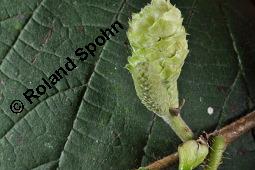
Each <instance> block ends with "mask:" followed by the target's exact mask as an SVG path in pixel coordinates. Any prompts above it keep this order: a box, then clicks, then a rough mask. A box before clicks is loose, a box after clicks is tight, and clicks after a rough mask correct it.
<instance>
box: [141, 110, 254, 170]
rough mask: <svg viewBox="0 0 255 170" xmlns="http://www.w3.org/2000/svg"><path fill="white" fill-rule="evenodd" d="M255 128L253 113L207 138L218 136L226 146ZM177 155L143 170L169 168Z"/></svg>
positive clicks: (176, 158) (174, 154)
mask: <svg viewBox="0 0 255 170" xmlns="http://www.w3.org/2000/svg"><path fill="white" fill-rule="evenodd" d="M254 127H255V111H253V112H251V113H249V114H247V115H246V116H243V117H241V118H240V119H238V120H236V121H234V122H233V123H231V124H229V125H227V126H225V127H223V128H222V129H220V130H218V131H215V132H212V133H210V134H209V136H215V135H220V136H223V137H224V138H225V141H226V143H227V144H230V143H231V142H233V141H235V140H236V139H237V138H238V137H240V136H241V135H242V134H244V133H246V132H248V131H249V130H251V129H252V128H254ZM178 159H179V158H178V153H177V152H175V153H173V154H171V155H169V156H166V157H165V158H163V159H161V160H158V161H156V162H154V163H152V164H150V165H148V166H147V167H145V169H148V170H162V169H164V168H167V167H170V166H172V165H174V164H175V163H177V162H178Z"/></svg>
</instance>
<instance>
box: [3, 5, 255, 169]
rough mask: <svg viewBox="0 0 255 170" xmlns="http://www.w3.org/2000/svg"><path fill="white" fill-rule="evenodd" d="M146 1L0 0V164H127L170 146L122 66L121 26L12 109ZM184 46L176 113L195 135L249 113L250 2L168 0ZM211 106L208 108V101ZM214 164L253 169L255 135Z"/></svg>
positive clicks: (253, 43)
mask: <svg viewBox="0 0 255 170" xmlns="http://www.w3.org/2000/svg"><path fill="white" fill-rule="evenodd" d="M148 2H149V1H145V0H139V1H138V0H123V1H120V0H112V1H111V0H104V1H101V0H76V1H74V0H54V1H53V0H52V1H50V0H42V1H39V0H33V1H31V0H12V1H10V0H0V137H1V139H0V169H1V170H13V169H17V170H27V169H29V170H30V169H34V170H39V169H40V170H47V169H56V168H59V169H65V170H80V169H84V170H128V169H133V168H136V167H139V166H140V165H141V164H142V165H145V164H147V163H149V162H152V161H155V160H157V159H160V158H162V157H164V156H166V155H168V154H170V153H172V152H174V151H176V149H177V146H178V144H180V143H181V142H180V140H179V139H178V138H177V137H176V135H175V134H174V133H173V132H172V130H171V129H170V128H169V127H168V125H167V124H166V123H164V122H163V121H162V120H161V119H160V118H158V117H157V116H155V115H154V114H153V113H151V112H149V111H148V110H147V109H146V108H145V107H144V106H143V105H142V104H141V103H140V101H139V100H138V98H137V96H136V94H135V91H134V86H133V83H132V79H131V76H130V74H129V73H128V71H127V70H126V69H124V68H123V67H124V66H125V64H126V63H127V57H128V56H129V55H130V49H129V45H128V42H127V38H126V32H125V31H121V33H120V34H118V35H117V36H115V37H113V38H112V39H111V40H110V41H108V42H107V44H105V46H104V47H103V48H98V49H97V55H96V57H95V58H89V59H88V60H87V61H85V62H84V63H81V62H80V63H79V64H78V68H77V69H76V70H74V71H72V72H71V73H70V75H68V76H67V77H66V78H65V79H63V80H61V82H59V83H58V84H57V86H56V88H54V89H53V90H50V91H48V94H47V95H44V96H42V97H41V98H40V100H38V101H35V102H34V104H33V105H30V104H29V103H25V110H24V111H23V112H22V113H21V114H18V115H16V114H14V113H12V112H11V111H10V109H9V106H10V103H11V101H12V100H14V99H21V100H23V101H25V100H24V99H23V96H22V93H23V92H24V91H26V89H27V88H33V89H34V88H35V87H36V86H37V85H39V84H40V83H41V78H42V77H48V76H50V75H51V74H52V72H54V71H55V70H56V69H57V68H59V66H61V65H63V63H65V62H66V61H65V58H66V57H71V58H73V59H74V60H77V61H76V62H78V58H76V57H75V56H74V51H75V49H76V48H78V47H83V46H84V45H86V44H87V43H89V42H91V41H93V40H94V39H95V38H96V37H97V36H98V35H99V34H100V31H99V29H100V28H108V27H109V26H110V25H111V23H113V22H114V21H115V20H118V21H120V22H121V23H122V24H123V25H124V26H125V29H127V28H128V24H127V21H128V18H130V15H131V13H133V12H137V11H139V10H140V9H141V8H142V7H144V6H145V5H146V4H147V3H148ZM172 3H173V4H176V6H177V7H178V8H179V9H181V11H182V13H183V16H184V24H185V27H186V29H187V32H188V33H189V34H190V35H189V36H188V40H189V49H190V53H189V56H188V58H187V60H186V62H185V65H184V68H183V72H182V75H181V77H180V79H179V91H180V98H185V99H186V104H185V106H184V108H183V111H182V115H183V118H184V119H185V121H187V123H188V124H189V125H190V126H191V128H192V129H193V130H194V132H195V133H196V134H197V135H198V134H199V133H201V132H202V131H203V130H207V131H213V130H215V129H216V128H220V127H222V126H223V125H224V124H226V123H228V122H231V121H232V120H234V119H235V118H238V117H240V116H241V115H244V114H245V113H247V112H248V111H251V110H252V108H253V107H254V104H255V103H254V102H255V90H254V89H255V88H254V87H255V5H254V4H255V3H252V2H251V1H250V0H243V1H238V0H222V1H217V0H215V1H214V0H178V1H177V0H176V1H172ZM208 107H213V108H214V114H213V115H211V116H210V115H209V114H208V113H207V108H208ZM224 157H225V158H224V159H223V161H224V163H223V164H222V165H221V168H220V169H223V170H240V169H242V170H252V169H254V166H253V165H254V161H255V141H254V133H253V134H252V132H249V133H247V134H245V135H244V136H242V137H241V138H240V139H239V140H238V141H236V142H235V143H233V144H232V145H231V146H230V147H229V148H228V149H227V151H226V153H225V154H224Z"/></svg>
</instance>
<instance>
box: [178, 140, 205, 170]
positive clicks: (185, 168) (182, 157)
mask: <svg viewBox="0 0 255 170" xmlns="http://www.w3.org/2000/svg"><path fill="white" fill-rule="evenodd" d="M208 152H209V149H208V145H207V144H204V143H200V142H197V141H195V140H190V141H187V142H185V143H184V144H182V145H181V146H179V147H178V155H179V170H192V169H194V168H196V167H197V166H198V165H199V164H201V163H202V162H203V161H204V159H205V158H206V156H207V155H208Z"/></svg>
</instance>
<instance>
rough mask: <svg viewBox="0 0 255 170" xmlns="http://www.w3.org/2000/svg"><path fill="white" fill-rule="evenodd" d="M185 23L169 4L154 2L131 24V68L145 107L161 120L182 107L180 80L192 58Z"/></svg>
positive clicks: (129, 36) (161, 1)
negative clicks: (179, 93) (184, 65)
mask: <svg viewBox="0 0 255 170" xmlns="http://www.w3.org/2000/svg"><path fill="white" fill-rule="evenodd" d="M182 21H183V18H182V17H181V12H180V11H179V9H177V8H176V7H174V6H173V5H171V4H170V2H169V1H165V0H152V2H151V4H149V5H147V6H146V7H144V8H143V9H142V10H141V12H140V13H137V14H133V15H132V20H130V21H129V30H128V33H127V35H128V39H129V42H130V45H131V47H132V56H131V57H129V59H128V62H129V64H128V65H127V68H128V70H129V71H130V73H131V74H132V77H133V79H134V83H135V88H136V91H137V95H138V96H139V98H140V99H141V100H142V102H143V104H145V106H147V108H148V109H150V110H151V111H153V112H155V113H158V114H159V115H161V116H164V114H166V113H169V108H177V107H178V106H179V101H178V91H177V79H178V77H179V75H180V72H181V68H182V65H183V63H184V60H185V58H186V56H187V54H188V45H187V40H186V32H185V28H184V27H183V26H182Z"/></svg>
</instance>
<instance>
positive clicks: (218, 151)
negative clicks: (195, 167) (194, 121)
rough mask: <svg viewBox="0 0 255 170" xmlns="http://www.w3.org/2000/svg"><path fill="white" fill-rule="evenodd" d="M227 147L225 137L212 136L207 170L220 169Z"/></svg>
mask: <svg viewBox="0 0 255 170" xmlns="http://www.w3.org/2000/svg"><path fill="white" fill-rule="evenodd" d="M226 147H227V145H226V142H225V138H224V137H222V136H214V137H213V138H212V145H211V149H210V154H209V158H208V161H207V165H206V167H205V170H217V169H218V167H219V165H220V164H221V159H222V155H223V153H224V151H225V149H226Z"/></svg>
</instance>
